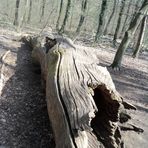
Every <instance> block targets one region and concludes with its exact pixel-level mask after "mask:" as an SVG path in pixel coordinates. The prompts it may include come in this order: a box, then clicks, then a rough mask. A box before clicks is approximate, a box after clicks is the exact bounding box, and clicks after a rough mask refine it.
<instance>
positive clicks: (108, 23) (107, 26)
mask: <svg viewBox="0 0 148 148" xmlns="http://www.w3.org/2000/svg"><path fill="white" fill-rule="evenodd" d="M116 6H117V0H114V4H113V11H112V13H111V15H110V17H109V19H108V21H107V23H106V26H105V29H104V34H107V32H108V28H109V25H110V23H111V20H112V18H113V16H114V14H115V10H116Z"/></svg>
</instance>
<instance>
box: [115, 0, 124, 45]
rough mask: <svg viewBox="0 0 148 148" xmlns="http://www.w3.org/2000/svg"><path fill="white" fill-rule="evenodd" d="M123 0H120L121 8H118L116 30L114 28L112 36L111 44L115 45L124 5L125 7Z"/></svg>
mask: <svg viewBox="0 0 148 148" xmlns="http://www.w3.org/2000/svg"><path fill="white" fill-rule="evenodd" d="M125 1H126V0H122V1H121V9H120V13H119V17H118V21H117V26H116V30H115V34H114V38H113V44H114V45H116V40H117V36H118V34H119V29H120V26H121V19H122V15H123V11H124V7H125Z"/></svg>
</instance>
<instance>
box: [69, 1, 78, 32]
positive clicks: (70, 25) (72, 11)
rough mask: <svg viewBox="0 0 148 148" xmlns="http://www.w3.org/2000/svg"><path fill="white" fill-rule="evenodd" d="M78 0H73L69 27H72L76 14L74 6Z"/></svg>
mask: <svg viewBox="0 0 148 148" xmlns="http://www.w3.org/2000/svg"><path fill="white" fill-rule="evenodd" d="M76 3H77V2H76V0H73V4H72V6H71V16H70V23H69V28H70V29H71V28H72V23H73V16H74V8H75V7H74V6H75V5H76Z"/></svg>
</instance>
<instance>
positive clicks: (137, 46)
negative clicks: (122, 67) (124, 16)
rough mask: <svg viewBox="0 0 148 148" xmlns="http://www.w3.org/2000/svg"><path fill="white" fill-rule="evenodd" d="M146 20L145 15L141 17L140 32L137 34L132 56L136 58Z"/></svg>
mask: <svg viewBox="0 0 148 148" xmlns="http://www.w3.org/2000/svg"><path fill="white" fill-rule="evenodd" d="M146 20H147V16H145V17H144V18H143V19H142V22H141V25H140V33H139V36H138V40H137V44H136V48H135V51H134V53H133V58H136V57H137V56H138V54H139V51H140V49H141V46H142V42H143V38H144V33H145V28H146Z"/></svg>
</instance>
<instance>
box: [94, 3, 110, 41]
mask: <svg viewBox="0 0 148 148" xmlns="http://www.w3.org/2000/svg"><path fill="white" fill-rule="evenodd" d="M106 8H107V0H102V5H101V12H100V15H99V22H98V29H97V33H96V36H95V42H97V41H98V40H99V38H100V36H101V35H102V33H103V29H104V27H103V25H104V21H105V20H104V19H105V16H104V15H105V10H106Z"/></svg>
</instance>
